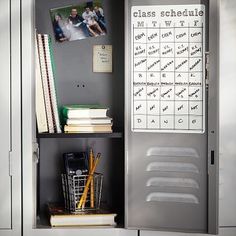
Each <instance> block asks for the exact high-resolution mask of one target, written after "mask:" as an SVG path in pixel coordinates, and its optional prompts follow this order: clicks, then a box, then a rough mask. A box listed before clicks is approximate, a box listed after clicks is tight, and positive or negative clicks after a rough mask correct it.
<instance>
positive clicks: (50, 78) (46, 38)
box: [42, 34, 61, 133]
mask: <svg viewBox="0 0 236 236" xmlns="http://www.w3.org/2000/svg"><path fill="white" fill-rule="evenodd" d="M42 37H43V38H44V44H45V55H46V57H45V59H46V64H47V72H48V82H49V90H50V99H51V106H52V115H53V124H54V126H55V130H56V133H61V126H60V120H59V112H58V105H57V96H56V88H55V76H54V74H53V69H52V63H53V62H52V58H51V52H50V50H51V46H50V42H49V36H48V35H47V34H44V35H42Z"/></svg>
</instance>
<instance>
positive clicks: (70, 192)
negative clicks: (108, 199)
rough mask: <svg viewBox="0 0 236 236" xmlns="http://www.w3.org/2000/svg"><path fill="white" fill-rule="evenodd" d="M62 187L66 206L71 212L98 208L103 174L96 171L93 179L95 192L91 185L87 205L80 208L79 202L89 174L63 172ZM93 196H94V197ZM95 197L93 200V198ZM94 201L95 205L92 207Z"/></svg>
mask: <svg viewBox="0 0 236 236" xmlns="http://www.w3.org/2000/svg"><path fill="white" fill-rule="evenodd" d="M61 177H62V189H63V195H64V201H65V208H66V209H67V210H68V211H70V212H71V213H76V212H81V211H85V210H98V209H99V208H100V202H101V196H102V184H103V175H102V174H100V173H94V174H93V176H92V179H93V181H92V182H93V190H94V191H93V194H91V187H89V190H88V194H87V198H86V201H85V207H83V208H82V209H78V203H79V201H80V199H81V196H82V194H83V192H84V189H85V186H86V183H87V179H88V177H89V175H66V174H62V175H61ZM92 196H93V198H92ZM92 199H93V200H92ZM91 201H93V205H94V207H93V208H92V207H91Z"/></svg>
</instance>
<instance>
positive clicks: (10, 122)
mask: <svg viewBox="0 0 236 236" xmlns="http://www.w3.org/2000/svg"><path fill="white" fill-rule="evenodd" d="M0 11H1V25H2V27H1V37H0V52H1V58H0V61H1V79H0V98H1V100H0V111H1V116H0V123H1V135H0V161H1V164H0V235H4V236H8V235H20V232H21V178H20V173H21V147H20V146H21V133H20V131H21V97H20V93H21V86H20V84H21V81H20V75H21V73H20V3H19V1H18V0H12V1H9V0H2V1H1V2H0Z"/></svg>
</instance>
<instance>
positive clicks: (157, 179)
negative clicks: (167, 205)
mask: <svg viewBox="0 0 236 236" xmlns="http://www.w3.org/2000/svg"><path fill="white" fill-rule="evenodd" d="M146 158H147V159H146V161H147V164H146V169H145V170H146V176H147V179H146V186H145V187H146V193H147V194H146V199H145V200H146V202H178V203H188V204H199V197H198V195H199V189H200V186H199V183H198V179H199V176H200V169H199V168H198V161H199V159H200V156H199V155H198V153H197V151H196V150H195V149H192V148H184V147H183V148H182V147H151V148H149V149H148V150H147V152H146Z"/></svg>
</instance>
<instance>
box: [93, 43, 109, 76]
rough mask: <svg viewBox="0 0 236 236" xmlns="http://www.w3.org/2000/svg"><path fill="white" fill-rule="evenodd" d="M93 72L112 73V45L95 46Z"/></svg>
mask: <svg viewBox="0 0 236 236" xmlns="http://www.w3.org/2000/svg"><path fill="white" fill-rule="evenodd" d="M93 72H103V73H104V72H105V73H112V45H94V46H93Z"/></svg>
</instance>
